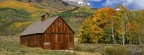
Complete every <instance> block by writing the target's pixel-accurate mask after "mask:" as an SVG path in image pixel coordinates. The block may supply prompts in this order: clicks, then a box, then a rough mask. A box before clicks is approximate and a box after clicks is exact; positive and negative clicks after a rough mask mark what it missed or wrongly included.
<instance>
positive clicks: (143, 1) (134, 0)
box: [102, 0, 144, 10]
mask: <svg viewBox="0 0 144 55" xmlns="http://www.w3.org/2000/svg"><path fill="white" fill-rule="evenodd" d="M118 4H122V5H124V6H126V7H127V8H128V9H131V10H132V9H134V10H142V9H144V0H106V2H105V3H103V4H102V5H103V6H112V7H115V6H117V5H118Z"/></svg>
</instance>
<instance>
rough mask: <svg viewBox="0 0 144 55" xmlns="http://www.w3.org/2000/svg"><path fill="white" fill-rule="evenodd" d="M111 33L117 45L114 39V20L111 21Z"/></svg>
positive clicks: (114, 41)
mask: <svg viewBox="0 0 144 55" xmlns="http://www.w3.org/2000/svg"><path fill="white" fill-rule="evenodd" d="M111 32H112V39H113V43H114V44H116V40H115V37H114V27H113V18H112V19H111Z"/></svg>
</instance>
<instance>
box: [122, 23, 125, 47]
mask: <svg viewBox="0 0 144 55" xmlns="http://www.w3.org/2000/svg"><path fill="white" fill-rule="evenodd" d="M122 26H123V27H122V41H123V45H124V44H125V38H124V37H125V36H124V35H125V32H124V22H122Z"/></svg>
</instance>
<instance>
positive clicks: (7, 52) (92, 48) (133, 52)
mask: <svg viewBox="0 0 144 55" xmlns="http://www.w3.org/2000/svg"><path fill="white" fill-rule="evenodd" d="M113 50H114V51H113ZM124 51H125V53H128V54H127V55H143V54H144V53H143V52H144V46H143V45H120V44H80V43H78V38H75V49H74V50H73V51H69V50H63V51H59V50H58V51H55V50H43V49H42V48H38V47H24V46H20V43H19V37H18V36H0V55H106V52H108V53H110V54H111V55H112V54H113V53H115V52H116V53H115V54H113V55H117V54H120V53H123V52H124ZM121 55H124V54H121Z"/></svg>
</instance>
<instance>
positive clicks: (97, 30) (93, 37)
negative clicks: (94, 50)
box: [79, 7, 115, 43]
mask: <svg viewBox="0 0 144 55" xmlns="http://www.w3.org/2000/svg"><path fill="white" fill-rule="evenodd" d="M113 13H115V11H114V9H113V8H107V7H104V8H101V9H98V10H96V11H95V13H94V15H93V17H92V18H87V19H85V20H84V22H83V23H82V25H81V27H80V33H79V37H80V42H82V43H99V42H100V41H105V40H104V38H105V36H104V30H105V28H107V27H106V26H107V25H108V24H110V19H112V18H111V17H112V15H114V14H113ZM106 38H107V37H106Z"/></svg>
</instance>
